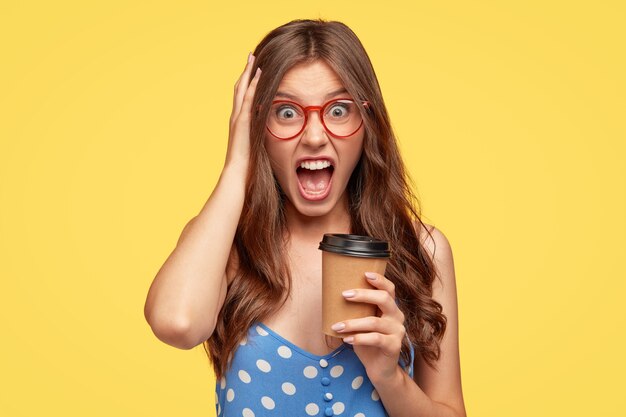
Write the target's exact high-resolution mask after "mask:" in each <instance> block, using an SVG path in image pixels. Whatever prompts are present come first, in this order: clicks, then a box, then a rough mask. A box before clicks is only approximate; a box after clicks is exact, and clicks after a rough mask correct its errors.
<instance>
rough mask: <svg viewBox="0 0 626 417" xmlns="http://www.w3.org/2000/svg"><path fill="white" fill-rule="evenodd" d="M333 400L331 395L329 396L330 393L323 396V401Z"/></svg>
mask: <svg viewBox="0 0 626 417" xmlns="http://www.w3.org/2000/svg"><path fill="white" fill-rule="evenodd" d="M332 399H333V394H331V393H330V392H327V393H326V394H324V401H330V400H332Z"/></svg>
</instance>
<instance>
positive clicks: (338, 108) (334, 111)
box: [327, 103, 350, 118]
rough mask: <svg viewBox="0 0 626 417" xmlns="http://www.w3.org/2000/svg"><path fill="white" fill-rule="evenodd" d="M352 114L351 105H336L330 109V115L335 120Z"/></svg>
mask: <svg viewBox="0 0 626 417" xmlns="http://www.w3.org/2000/svg"><path fill="white" fill-rule="evenodd" d="M349 113H350V104H349V103H335V104H333V105H332V106H330V108H329V109H328V113H327V114H328V115H329V116H330V117H334V118H341V117H345V116H347V115H348V114H349Z"/></svg>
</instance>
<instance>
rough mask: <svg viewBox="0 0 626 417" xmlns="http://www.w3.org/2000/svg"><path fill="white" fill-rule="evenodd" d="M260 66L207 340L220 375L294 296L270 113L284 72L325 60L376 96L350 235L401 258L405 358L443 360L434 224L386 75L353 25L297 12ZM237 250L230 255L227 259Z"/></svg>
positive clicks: (362, 92)
mask: <svg viewBox="0 0 626 417" xmlns="http://www.w3.org/2000/svg"><path fill="white" fill-rule="evenodd" d="M254 55H255V57H256V60H255V64H254V65H255V68H253V69H252V73H253V74H254V71H255V70H256V67H257V66H258V67H261V68H262V70H263V74H265V76H264V77H261V78H260V79H259V82H258V84H257V89H256V93H255V96H254V99H253V103H252V108H253V109H258V110H256V111H255V113H254V114H253V115H252V120H251V122H250V123H251V125H250V169H249V171H248V176H247V179H246V191H245V204H244V207H243V210H242V213H241V217H240V219H239V223H238V226H237V231H236V233H235V239H234V248H235V249H236V256H237V266H236V268H235V271H236V272H235V274H234V278H233V280H232V282H231V283H230V284H229V287H228V291H227V294H226V299H225V300H224V305H223V307H222V310H221V311H220V312H219V315H218V318H217V323H216V326H215V330H214V332H213V334H212V335H211V337H210V338H209V339H208V340H206V341H204V342H203V346H204V348H205V351H206V352H207V355H208V356H209V359H210V360H211V362H212V364H213V368H214V371H215V374H216V377H217V378H218V379H220V378H221V377H222V376H223V375H224V374H225V373H226V371H227V369H228V368H229V366H230V362H231V358H232V354H233V352H234V350H235V348H236V347H237V344H238V343H239V342H240V341H241V340H243V339H244V337H245V336H246V333H247V331H248V329H249V328H250V326H251V325H252V324H253V323H255V322H256V321H262V320H263V319H264V318H266V317H268V316H271V315H272V314H274V313H276V312H278V310H279V309H280V308H281V307H282V306H283V305H284V303H285V301H286V300H287V298H288V295H289V292H290V288H291V273H290V270H289V266H288V263H287V260H286V259H285V256H284V254H285V253H287V250H286V248H287V238H286V236H288V230H287V226H286V224H287V223H286V218H285V211H284V202H285V195H284V193H283V192H282V190H281V188H280V185H279V184H278V182H277V180H276V178H275V177H274V174H273V171H272V168H271V165H270V159H269V156H268V154H267V152H266V150H265V146H264V136H265V120H266V119H267V115H268V112H269V107H270V104H271V102H272V100H273V98H274V95H275V94H276V91H277V89H278V86H279V84H280V81H281V80H282V78H283V76H284V74H285V73H286V72H287V71H288V70H289V69H290V68H291V67H293V66H294V65H296V64H300V63H307V62H312V61H315V60H318V59H321V60H324V61H325V62H326V63H327V64H329V65H330V67H331V68H333V70H334V71H335V72H336V73H337V75H338V76H339V78H340V79H341V81H342V82H343V84H344V87H345V88H346V90H347V91H348V93H349V94H350V95H351V96H352V97H353V98H355V99H358V100H367V101H369V102H370V106H369V107H368V108H361V111H362V112H363V120H364V123H363V124H364V128H365V136H364V144H363V152H362V155H361V159H360V160H359V162H358V163H357V165H356V167H355V169H354V171H353V173H352V175H351V177H350V179H349V181H348V185H347V189H348V196H349V197H348V201H349V211H350V218H351V222H350V227H351V231H350V232H351V233H354V234H361V235H367V236H372V237H375V238H377V239H383V240H387V241H389V243H390V245H391V248H392V249H393V256H392V258H391V259H390V260H389V262H388V264H387V269H386V271H385V276H386V277H387V278H388V279H389V280H391V281H392V282H393V283H394V285H395V288H396V298H397V303H398V307H399V308H400V310H401V311H402V312H403V313H404V315H405V323H404V324H405V327H406V335H407V337H406V338H405V340H404V341H403V345H402V349H401V358H402V360H403V361H404V363H405V364H408V363H409V361H410V351H409V349H410V347H409V344H408V343H412V344H413V345H414V346H415V348H416V352H417V353H418V354H420V355H421V356H422V357H423V358H424V360H425V361H426V363H427V364H428V365H429V366H431V367H433V368H435V364H434V362H435V361H436V360H438V359H439V355H440V346H439V344H440V341H441V339H442V337H443V334H444V332H445V328H446V317H445V316H444V315H443V313H442V306H441V304H439V303H437V302H436V301H435V300H433V299H432V283H433V281H434V279H435V278H436V277H437V273H436V271H435V266H434V263H433V262H432V259H431V258H430V256H429V255H428V253H427V251H426V249H425V248H424V247H423V246H422V243H421V242H420V239H419V233H420V230H424V231H426V233H428V234H430V232H429V231H428V230H427V228H426V227H425V225H424V223H423V222H422V220H421V218H420V217H421V209H420V205H419V201H418V200H417V198H416V196H415V194H414V193H413V192H412V189H411V185H412V182H411V180H410V178H409V176H408V173H407V172H406V169H405V167H404V164H403V162H402V159H401V157H400V152H399V149H398V145H397V142H396V138H395V135H394V133H393V129H392V127H391V123H390V120H389V116H388V114H387V109H386V107H385V104H384V102H383V98H382V93H381V90H380V85H379V83H378V79H377V77H376V74H375V72H374V69H373V67H372V64H371V61H370V59H369V56H368V55H367V52H366V51H365V49H364V48H363V45H362V44H361V42H360V41H359V39H358V38H357V36H356V35H355V34H354V32H353V31H352V30H351V29H350V28H349V27H348V26H346V25H345V24H343V23H341V22H336V21H324V20H323V19H317V20H294V21H291V22H289V23H286V24H284V25H282V26H279V27H277V28H276V29H274V30H272V31H271V32H269V33H268V34H267V35H266V36H265V37H264V38H263V39H262V40H261V42H260V43H259V44H258V46H257V47H256V49H255V50H254ZM232 258H233V256H231V257H229V264H230V263H231V262H232Z"/></svg>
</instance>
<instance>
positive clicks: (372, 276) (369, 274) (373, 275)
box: [365, 272, 376, 281]
mask: <svg viewBox="0 0 626 417" xmlns="http://www.w3.org/2000/svg"><path fill="white" fill-rule="evenodd" d="M365 276H366V277H367V279H371V280H372V281H373V280H375V279H376V274H374V273H373V272H366V273H365Z"/></svg>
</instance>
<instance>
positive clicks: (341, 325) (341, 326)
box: [330, 323, 346, 332]
mask: <svg viewBox="0 0 626 417" xmlns="http://www.w3.org/2000/svg"><path fill="white" fill-rule="evenodd" d="M330 328H331V329H333V330H334V331H336V332H338V331H340V330H343V329H345V328H346V325H345V324H344V323H335V324H333V325H332V326H330Z"/></svg>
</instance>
